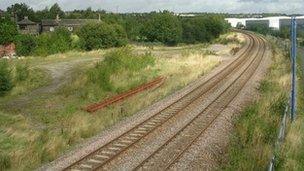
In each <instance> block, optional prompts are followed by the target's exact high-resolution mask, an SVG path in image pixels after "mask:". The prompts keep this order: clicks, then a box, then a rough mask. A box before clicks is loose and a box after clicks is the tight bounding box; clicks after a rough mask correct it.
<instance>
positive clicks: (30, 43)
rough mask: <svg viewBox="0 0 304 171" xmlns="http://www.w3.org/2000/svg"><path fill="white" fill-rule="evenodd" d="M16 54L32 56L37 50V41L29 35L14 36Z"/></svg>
mask: <svg viewBox="0 0 304 171" xmlns="http://www.w3.org/2000/svg"><path fill="white" fill-rule="evenodd" d="M15 42H16V53H17V55H18V56H29V55H33V54H34V50H35V49H36V48H37V41H36V38H35V37H34V36H31V35H18V36H16V40H15Z"/></svg>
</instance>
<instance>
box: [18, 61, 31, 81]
mask: <svg viewBox="0 0 304 171" xmlns="http://www.w3.org/2000/svg"><path fill="white" fill-rule="evenodd" d="M29 74H30V70H29V66H28V65H27V64H21V63H18V64H17V65H16V80H17V81H25V80H26V79H27V78H28V77H29Z"/></svg>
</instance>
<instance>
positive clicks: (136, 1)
mask: <svg viewBox="0 0 304 171" xmlns="http://www.w3.org/2000/svg"><path fill="white" fill-rule="evenodd" d="M20 2H23V3H26V4H28V5H29V6H31V7H32V8H33V9H35V10H39V9H43V8H45V7H50V6H51V5H53V4H54V3H56V2H57V3H58V4H59V5H60V6H61V7H62V8H63V9H64V10H73V9H86V8H88V7H92V8H93V9H105V10H107V11H117V10H118V11H119V12H149V11H158V10H165V9H167V10H170V11H175V12H228V13H258V12H275V13H288V14H291V13H303V9H304V3H303V0H86V1H84V0H40V1H39V0H0V8H2V9H5V8H7V7H8V6H10V5H12V4H14V3H20Z"/></svg>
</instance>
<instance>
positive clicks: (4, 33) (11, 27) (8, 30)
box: [0, 17, 18, 45]
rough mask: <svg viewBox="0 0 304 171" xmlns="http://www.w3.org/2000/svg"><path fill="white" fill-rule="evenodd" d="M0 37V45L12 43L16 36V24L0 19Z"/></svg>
mask: <svg viewBox="0 0 304 171" xmlns="http://www.w3.org/2000/svg"><path fill="white" fill-rule="evenodd" d="M0 35H1V36H0V45H4V44H9V43H12V42H14V40H15V36H16V35H18V30H17V26H16V24H15V23H14V22H12V21H10V20H9V19H1V17H0Z"/></svg>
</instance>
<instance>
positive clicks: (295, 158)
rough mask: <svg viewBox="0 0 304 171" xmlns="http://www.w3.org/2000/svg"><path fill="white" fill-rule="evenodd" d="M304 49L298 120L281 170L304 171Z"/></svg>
mask: <svg viewBox="0 0 304 171" xmlns="http://www.w3.org/2000/svg"><path fill="white" fill-rule="evenodd" d="M303 52H304V50H303V47H302V48H301V51H300V52H299V53H298V59H299V60H298V78H299V80H298V96H297V97H298V105H297V107H298V109H297V118H296V121H295V122H294V123H292V124H291V125H290V127H289V128H288V132H287V136H286V139H285V140H286V141H285V143H284V146H283V148H282V150H281V153H280V162H279V164H278V165H279V170H295V171H301V170H304V86H303V85H304V74H303V73H304V59H303Z"/></svg>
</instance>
